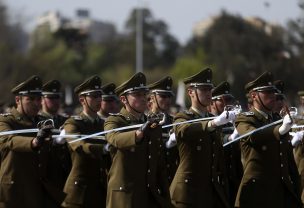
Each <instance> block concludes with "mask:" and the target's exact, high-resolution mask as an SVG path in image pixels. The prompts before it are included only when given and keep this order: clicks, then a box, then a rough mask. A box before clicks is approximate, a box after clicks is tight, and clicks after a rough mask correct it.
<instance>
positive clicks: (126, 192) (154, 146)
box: [105, 108, 171, 208]
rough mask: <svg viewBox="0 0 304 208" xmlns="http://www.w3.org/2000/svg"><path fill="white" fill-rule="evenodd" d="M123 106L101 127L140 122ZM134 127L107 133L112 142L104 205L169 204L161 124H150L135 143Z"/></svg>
mask: <svg viewBox="0 0 304 208" xmlns="http://www.w3.org/2000/svg"><path fill="white" fill-rule="evenodd" d="M144 122H145V118H143V120H138V119H136V118H135V117H134V116H133V115H132V114H130V113H129V112H128V111H127V110H126V109H125V108H122V110H121V111H120V113H119V114H116V115H112V116H110V117H108V119H107V121H106V122H105V130H110V129H114V128H119V127H124V126H130V125H134V124H139V123H144ZM135 131H136V130H125V131H122V132H113V133H109V134H107V137H106V138H107V141H108V142H109V144H111V145H112V157H113V160H112V166H111V169H110V172H109V181H108V195H107V208H142V207H145V208H150V207H163V208H167V207H171V204H170V195H169V188H168V181H167V176H166V169H165V166H164V159H163V147H162V145H163V143H162V139H161V133H162V132H161V128H160V127H156V128H154V129H152V128H150V129H149V130H148V131H147V133H146V135H145V136H144V138H143V140H142V141H141V142H140V143H139V144H136V142H135Z"/></svg>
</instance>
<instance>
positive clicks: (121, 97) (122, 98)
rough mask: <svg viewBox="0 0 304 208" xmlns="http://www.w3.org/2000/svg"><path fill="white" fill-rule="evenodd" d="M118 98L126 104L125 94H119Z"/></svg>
mask: <svg viewBox="0 0 304 208" xmlns="http://www.w3.org/2000/svg"><path fill="white" fill-rule="evenodd" d="M119 99H120V101H121V102H122V103H123V104H124V105H126V104H127V98H126V96H125V95H122V96H120V97H119Z"/></svg>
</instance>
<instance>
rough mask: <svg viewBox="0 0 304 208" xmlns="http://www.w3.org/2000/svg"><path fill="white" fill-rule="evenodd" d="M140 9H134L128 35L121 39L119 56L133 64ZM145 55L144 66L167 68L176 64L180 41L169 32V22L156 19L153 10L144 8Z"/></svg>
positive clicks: (128, 22)
mask: <svg viewBox="0 0 304 208" xmlns="http://www.w3.org/2000/svg"><path fill="white" fill-rule="evenodd" d="M137 12H138V9H133V10H132V12H131V14H130V16H129V18H128V19H127V21H126V24H125V27H126V35H125V36H124V38H123V39H122V40H121V41H122V44H121V47H120V48H121V53H120V56H119V57H125V58H122V60H123V61H124V62H125V63H127V64H131V65H133V66H134V65H135V54H136V53H135V50H136V49H135V43H136V39H135V38H136V17H137ZM140 12H141V13H142V17H143V18H142V23H143V57H144V68H146V69H152V68H154V67H164V68H167V67H169V66H172V64H174V62H175V60H176V57H177V53H178V51H179V43H178V41H177V40H176V39H175V37H173V36H172V35H171V34H170V33H169V32H168V30H169V29H168V26H167V24H166V23H165V22H164V21H162V20H156V19H155V18H154V17H153V15H152V12H151V11H150V10H149V9H147V8H143V9H141V11H140Z"/></svg>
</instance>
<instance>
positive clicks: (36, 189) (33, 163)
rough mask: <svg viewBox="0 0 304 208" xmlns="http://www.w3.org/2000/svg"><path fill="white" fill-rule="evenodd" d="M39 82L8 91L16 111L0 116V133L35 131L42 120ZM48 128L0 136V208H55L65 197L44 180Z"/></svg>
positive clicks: (31, 80) (34, 80) (49, 146)
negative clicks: (29, 130) (13, 96)
mask: <svg viewBox="0 0 304 208" xmlns="http://www.w3.org/2000/svg"><path fill="white" fill-rule="evenodd" d="M41 88H42V81H41V79H40V77H38V76H32V77H30V78H29V79H27V80H26V81H24V82H22V83H20V84H19V85H17V86H16V87H14V88H13V89H12V93H13V94H14V95H15V101H16V108H13V109H12V111H11V113H8V114H3V115H1V116H0V131H2V132H3V131H12V130H21V129H33V128H37V124H38V122H40V121H41V120H42V119H41V117H40V116H39V115H38V112H39V110H40V108H41V95H42V90H41ZM52 128H54V127H53V126H52V125H43V124H42V125H41V128H40V129H39V130H38V133H25V134H10V135H3V136H1V140H0V150H1V168H0V207H4V208H19V207H31V208H42V207H59V205H60V203H61V202H62V201H63V199H64V197H65V194H64V193H63V192H62V189H60V187H56V186H55V185H54V184H53V183H52V182H51V181H50V180H49V178H48V172H47V170H48V160H49V156H50V149H52V145H53V143H52V142H51V140H49V138H50V134H51V129H52Z"/></svg>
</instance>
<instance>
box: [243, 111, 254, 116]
mask: <svg viewBox="0 0 304 208" xmlns="http://www.w3.org/2000/svg"><path fill="white" fill-rule="evenodd" d="M241 115H244V116H253V115H254V112H251V111H248V112H243V113H241Z"/></svg>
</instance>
